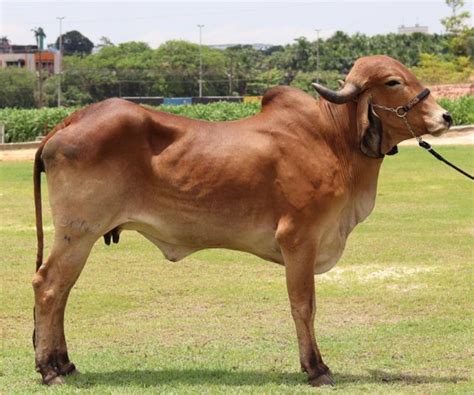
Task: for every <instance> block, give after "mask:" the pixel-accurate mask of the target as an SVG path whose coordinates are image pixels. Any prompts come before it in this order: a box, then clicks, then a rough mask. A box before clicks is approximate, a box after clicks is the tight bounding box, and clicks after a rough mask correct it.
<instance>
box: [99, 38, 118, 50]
mask: <svg viewBox="0 0 474 395" xmlns="http://www.w3.org/2000/svg"><path fill="white" fill-rule="evenodd" d="M113 46H115V44H114V43H113V42H112V40H111V39H110V38H108V37H106V36H102V37H101V38H99V44H97V48H99V49H102V48H104V47H113Z"/></svg>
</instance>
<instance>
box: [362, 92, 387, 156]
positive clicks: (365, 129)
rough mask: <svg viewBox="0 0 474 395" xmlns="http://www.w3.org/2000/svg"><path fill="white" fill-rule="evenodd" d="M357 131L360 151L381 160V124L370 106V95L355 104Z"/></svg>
mask: <svg viewBox="0 0 474 395" xmlns="http://www.w3.org/2000/svg"><path fill="white" fill-rule="evenodd" d="M357 131H358V135H359V138H360V149H361V151H362V152H363V153H364V155H367V156H369V157H371V158H383V157H384V154H383V153H382V136H383V135H382V133H383V128H382V122H381V120H380V118H379V117H378V115H377V114H376V113H375V112H374V109H373V107H372V105H371V104H370V95H369V94H365V95H363V96H362V97H360V99H359V101H358V104H357Z"/></svg>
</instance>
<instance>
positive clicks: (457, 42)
mask: <svg viewBox="0 0 474 395" xmlns="http://www.w3.org/2000/svg"><path fill="white" fill-rule="evenodd" d="M446 4H447V5H448V7H450V8H451V16H448V17H446V18H443V19H441V23H442V24H443V26H444V28H445V29H446V33H448V35H450V36H451V42H450V46H451V51H452V52H453V53H454V54H455V55H458V56H471V55H472V54H473V52H474V49H473V47H474V31H473V29H472V28H469V25H468V21H469V19H470V17H471V14H470V13H469V12H468V11H462V12H460V11H461V8H463V7H464V0H446Z"/></svg>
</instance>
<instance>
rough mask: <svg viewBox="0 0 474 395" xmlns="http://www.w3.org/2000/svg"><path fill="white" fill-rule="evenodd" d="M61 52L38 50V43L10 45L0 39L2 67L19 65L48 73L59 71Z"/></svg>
mask: <svg viewBox="0 0 474 395" xmlns="http://www.w3.org/2000/svg"><path fill="white" fill-rule="evenodd" d="M59 60H60V57H59V53H58V51H56V50H55V49H48V50H43V51H38V47H37V46H36V45H10V43H9V42H8V40H1V39H0V68H3V69H4V68H7V67H19V68H25V69H27V70H29V71H32V72H34V71H39V70H40V67H41V69H42V70H43V71H44V72H47V73H48V74H57V73H59Z"/></svg>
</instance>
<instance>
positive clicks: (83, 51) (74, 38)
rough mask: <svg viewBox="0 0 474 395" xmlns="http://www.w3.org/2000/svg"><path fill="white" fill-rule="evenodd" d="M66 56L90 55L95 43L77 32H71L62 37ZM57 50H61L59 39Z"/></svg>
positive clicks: (57, 40)
mask: <svg viewBox="0 0 474 395" xmlns="http://www.w3.org/2000/svg"><path fill="white" fill-rule="evenodd" d="M62 43H63V53H64V55H82V56H83V55H89V54H90V53H91V52H92V48H94V43H93V42H92V41H91V40H89V39H88V38H87V37H86V36H83V35H82V34H81V33H80V32H78V31H77V30H71V31H70V32H67V33H65V34H63V35H62ZM56 48H59V37H58V38H57V39H56Z"/></svg>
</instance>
